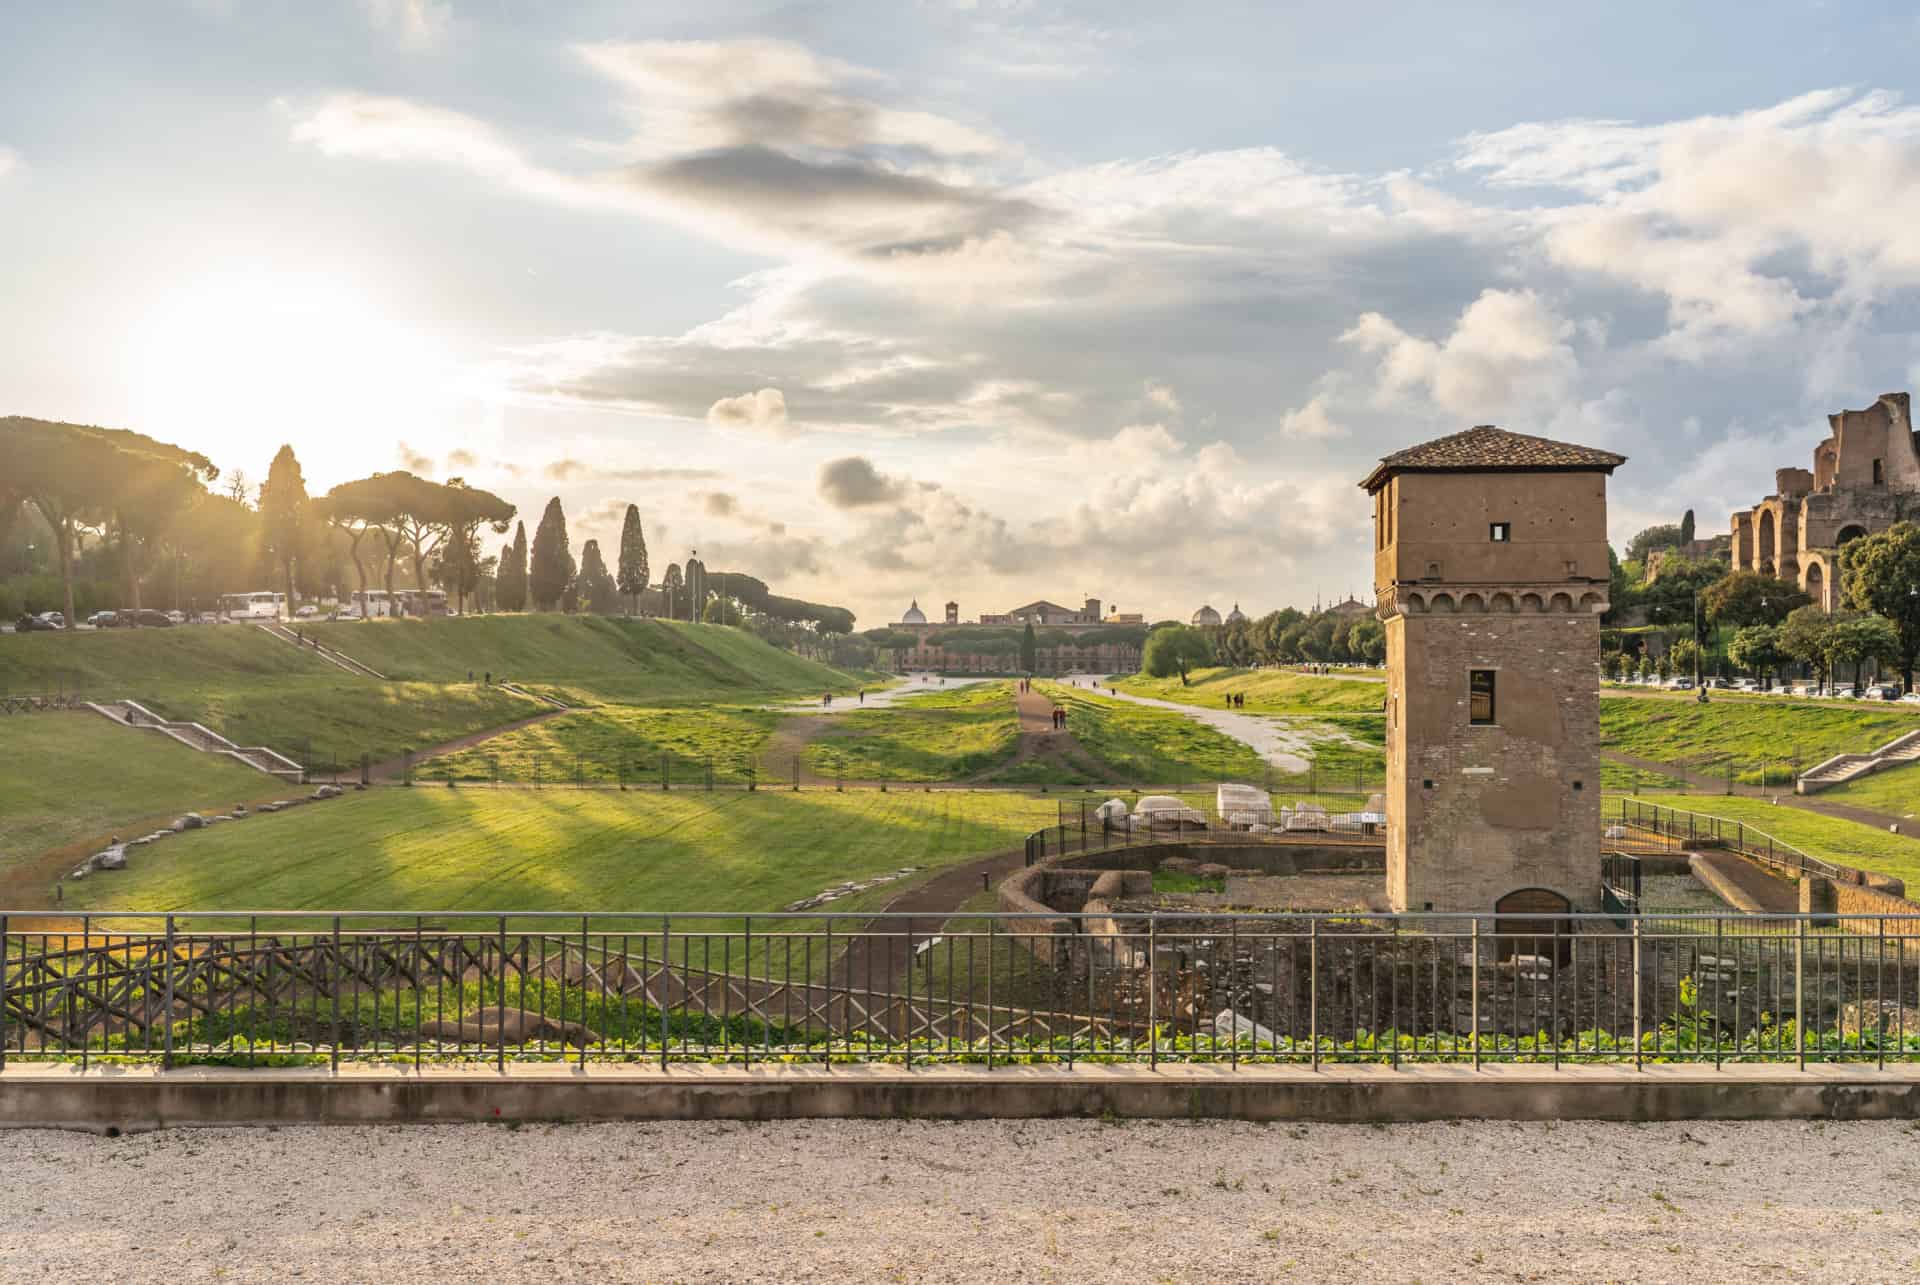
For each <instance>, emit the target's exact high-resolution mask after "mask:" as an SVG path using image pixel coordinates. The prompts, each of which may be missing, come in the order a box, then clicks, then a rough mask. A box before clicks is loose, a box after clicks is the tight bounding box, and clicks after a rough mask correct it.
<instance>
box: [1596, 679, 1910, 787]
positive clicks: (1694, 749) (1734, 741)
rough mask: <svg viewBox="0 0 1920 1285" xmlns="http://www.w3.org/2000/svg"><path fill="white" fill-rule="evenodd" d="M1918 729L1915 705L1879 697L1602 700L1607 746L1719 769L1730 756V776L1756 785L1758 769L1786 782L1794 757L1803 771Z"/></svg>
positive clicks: (1678, 763)
mask: <svg viewBox="0 0 1920 1285" xmlns="http://www.w3.org/2000/svg"><path fill="white" fill-rule="evenodd" d="M1915 728H1920V712H1908V711H1905V710H1901V709H1899V708H1897V707H1894V706H1890V705H1885V704H1879V703H1871V704H1870V703H1858V704H1841V705H1833V704H1815V703H1811V702H1798V701H1796V702H1786V701H1773V702H1769V701H1767V700H1765V699H1755V700H1748V701H1733V700H1715V701H1713V702H1712V703H1710V704H1706V705H1702V704H1699V703H1698V702H1696V701H1691V700H1673V701H1668V700H1653V699H1648V698H1643V697H1635V696H1604V697H1602V698H1601V700H1600V740H1601V744H1602V746H1604V747H1605V748H1607V749H1613V750H1619V751H1621V752H1622V753H1626V754H1633V755H1636V756H1638V757H1641V758H1648V759H1653V760H1655V761H1657V762H1661V763H1669V764H1673V765H1675V766H1678V767H1687V768H1692V769H1694V770H1696V771H1707V772H1713V773H1715V774H1716V775H1718V774H1719V773H1721V772H1722V771H1724V770H1725V767H1726V764H1727V763H1728V761H1729V760H1731V762H1732V765H1733V769H1734V779H1735V780H1736V781H1740V782H1744V783H1747V784H1760V783H1761V774H1762V772H1763V770H1764V771H1765V773H1766V782H1767V783H1769V784H1776V785H1779V784H1786V783H1788V782H1789V781H1790V780H1791V775H1790V774H1791V773H1792V771H1793V770H1794V764H1795V763H1796V762H1797V763H1798V765H1799V768H1800V769H1801V770H1803V771H1804V770H1805V769H1807V768H1810V767H1812V766H1813V765H1814V764H1815V763H1818V762H1820V761H1821V760H1822V759H1826V758H1829V757H1831V756H1833V755H1835V754H1840V753H1845V752H1856V753H1857V752H1861V751H1865V750H1870V749H1873V748H1874V747H1875V746H1878V745H1884V744H1885V743H1886V742H1888V741H1890V740H1892V739H1893V738H1894V737H1896V736H1899V735H1901V734H1903V733H1905V732H1910V731H1913V730H1914V729H1915Z"/></svg>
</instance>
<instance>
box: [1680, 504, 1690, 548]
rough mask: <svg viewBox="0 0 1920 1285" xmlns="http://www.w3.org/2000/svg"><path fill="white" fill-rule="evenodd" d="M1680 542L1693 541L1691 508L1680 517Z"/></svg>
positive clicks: (1688, 542)
mask: <svg viewBox="0 0 1920 1285" xmlns="http://www.w3.org/2000/svg"><path fill="white" fill-rule="evenodd" d="M1680 543H1682V544H1692V543H1693V510H1692V509H1688V510H1687V513H1686V516H1685V517H1683V518H1681V519H1680Z"/></svg>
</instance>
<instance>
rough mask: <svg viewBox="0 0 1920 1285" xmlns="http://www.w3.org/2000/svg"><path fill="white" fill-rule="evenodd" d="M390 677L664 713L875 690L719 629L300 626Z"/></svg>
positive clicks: (632, 623)
mask: <svg viewBox="0 0 1920 1285" xmlns="http://www.w3.org/2000/svg"><path fill="white" fill-rule="evenodd" d="M302 628H303V629H309V630H310V631H311V632H312V633H313V634H314V635H315V636H316V637H318V638H319V639H320V640H321V641H322V642H324V643H326V644H327V645H328V646H330V647H335V648H338V649H339V650H341V651H343V652H345V653H347V654H348V655H349V656H352V657H353V658H354V659H355V660H358V661H360V662H362V663H363V664H366V665H370V666H372V667H373V668H374V669H376V670H378V671H379V672H380V673H382V674H385V675H387V676H388V677H389V678H410V679H421V680H426V681H432V682H464V681H465V680H466V677H467V674H468V673H469V672H471V673H473V674H474V675H476V676H482V675H484V674H485V673H487V672H488V671H491V672H492V674H493V676H494V678H495V679H496V680H498V679H505V680H507V681H510V682H518V683H525V684H527V685H528V686H530V687H534V688H536V689H543V690H549V691H552V692H554V693H555V694H558V695H559V696H561V698H562V699H563V700H566V701H567V703H569V704H581V703H584V702H586V701H594V700H602V701H619V702H624V703H627V704H633V705H652V706H658V705H668V704H681V703H686V702H693V701H707V700H714V699H732V700H739V699H740V698H742V697H743V696H747V695H768V696H791V695H814V694H818V693H820V692H825V691H829V690H831V691H836V692H840V691H851V690H853V689H855V688H857V687H860V686H868V687H871V686H873V685H874V683H875V682H876V681H877V680H876V676H875V675H872V674H856V673H848V672H846V671H843V670H838V669H834V668H832V667H830V666H827V665H821V664H817V663H815V662H814V661H811V660H804V659H802V658H801V657H799V656H796V655H794V654H793V653H792V652H787V651H782V650H780V649H779V648H778V647H771V646H768V645H767V644H766V643H764V642H761V641H760V640H759V639H758V638H755V637H754V636H753V635H752V634H749V633H747V632H746V631H744V630H740V629H731V628H727V627H725V626H722V625H694V624H685V623H679V622H673V621H665V620H645V619H636V620H626V619H619V618H614V617H606V616H564V615H549V614H528V615H501V616H457V617H445V618H441V619H434V620H368V621H361V622H356V623H332V624H318V625H311V626H302Z"/></svg>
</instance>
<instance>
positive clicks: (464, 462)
mask: <svg viewBox="0 0 1920 1285" xmlns="http://www.w3.org/2000/svg"><path fill="white" fill-rule="evenodd" d="M479 462H480V457H479V456H477V455H475V454H474V453H473V452H472V451H469V450H453V451H449V452H447V468H448V469H450V470H451V469H466V468H472V467H473V466H474V465H476V464H478V463H479Z"/></svg>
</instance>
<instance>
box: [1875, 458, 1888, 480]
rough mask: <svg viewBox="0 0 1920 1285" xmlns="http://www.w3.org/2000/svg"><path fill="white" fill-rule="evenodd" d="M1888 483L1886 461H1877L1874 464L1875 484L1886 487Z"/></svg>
mask: <svg viewBox="0 0 1920 1285" xmlns="http://www.w3.org/2000/svg"><path fill="white" fill-rule="evenodd" d="M1886 481H1887V464H1886V461H1885V460H1875V461H1874V462H1873V484H1874V485H1875V486H1884V485H1885V484H1886Z"/></svg>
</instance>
